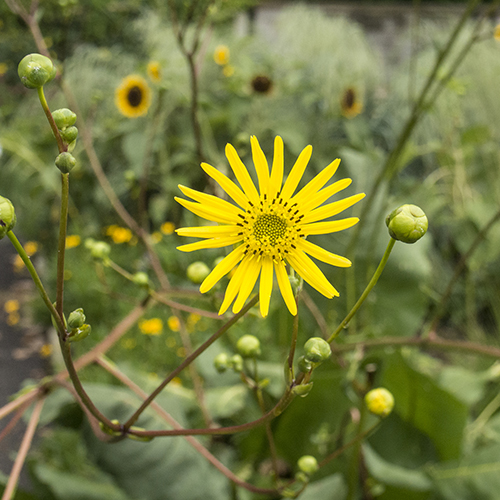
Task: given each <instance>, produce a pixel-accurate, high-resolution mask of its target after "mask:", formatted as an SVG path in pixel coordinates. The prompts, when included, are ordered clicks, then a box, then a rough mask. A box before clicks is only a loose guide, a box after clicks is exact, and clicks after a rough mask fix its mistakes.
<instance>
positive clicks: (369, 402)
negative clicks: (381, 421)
mask: <svg viewBox="0 0 500 500" xmlns="http://www.w3.org/2000/svg"><path fill="white" fill-rule="evenodd" d="M365 403H366V407H367V408H368V410H370V412H371V413H373V414H374V415H377V416H379V417H382V418H384V417H387V416H388V415H389V414H390V413H391V411H392V409H393V408H394V396H393V395H392V394H391V393H390V392H389V391H388V390H387V389H384V388H383V387H379V388H378V389H372V390H371V391H370V392H368V393H367V394H366V396H365Z"/></svg>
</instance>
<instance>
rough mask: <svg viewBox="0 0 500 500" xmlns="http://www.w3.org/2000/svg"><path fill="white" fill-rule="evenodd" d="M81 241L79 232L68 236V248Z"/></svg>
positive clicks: (75, 245)
mask: <svg viewBox="0 0 500 500" xmlns="http://www.w3.org/2000/svg"><path fill="white" fill-rule="evenodd" d="M80 243H81V238H80V236H78V235H77V234H71V235H69V236H66V250H68V249H69V248H75V247H77V246H78V245H79V244H80Z"/></svg>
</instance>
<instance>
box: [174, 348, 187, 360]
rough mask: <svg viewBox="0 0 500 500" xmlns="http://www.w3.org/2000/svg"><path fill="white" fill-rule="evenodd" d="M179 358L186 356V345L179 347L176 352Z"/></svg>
mask: <svg viewBox="0 0 500 500" xmlns="http://www.w3.org/2000/svg"><path fill="white" fill-rule="evenodd" d="M175 354H177V356H178V357H179V358H185V357H186V348H185V347H179V349H177V351H176V352H175Z"/></svg>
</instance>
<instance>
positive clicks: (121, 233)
mask: <svg viewBox="0 0 500 500" xmlns="http://www.w3.org/2000/svg"><path fill="white" fill-rule="evenodd" d="M106 235H107V236H109V237H110V238H111V239H112V240H113V243H116V244H118V245H119V244H121V243H127V242H129V241H130V240H131V239H132V237H133V234H132V231H131V230H130V229H128V228H126V227H120V226H117V225H115V224H113V225H111V226H108V227H107V228H106Z"/></svg>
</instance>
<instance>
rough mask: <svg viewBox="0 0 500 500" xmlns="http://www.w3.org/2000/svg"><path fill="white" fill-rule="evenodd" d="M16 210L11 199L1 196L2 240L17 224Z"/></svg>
mask: <svg viewBox="0 0 500 500" xmlns="http://www.w3.org/2000/svg"><path fill="white" fill-rule="evenodd" d="M16 220H17V219H16V212H15V210H14V205H13V204H12V202H11V201H10V200H8V199H7V198H4V197H3V196H0V240H1V239H2V238H3V237H4V236H5V235H6V234H7V233H8V232H9V231H11V230H12V229H14V226H15V225H16Z"/></svg>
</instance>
